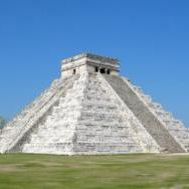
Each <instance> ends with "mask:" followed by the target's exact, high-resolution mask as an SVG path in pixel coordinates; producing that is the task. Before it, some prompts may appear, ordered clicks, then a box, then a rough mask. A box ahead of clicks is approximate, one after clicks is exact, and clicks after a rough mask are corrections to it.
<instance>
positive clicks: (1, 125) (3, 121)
mask: <svg viewBox="0 0 189 189" xmlns="http://www.w3.org/2000/svg"><path fill="white" fill-rule="evenodd" d="M5 124H6V120H5V119H4V118H3V117H1V116H0V128H3V127H4V125H5Z"/></svg>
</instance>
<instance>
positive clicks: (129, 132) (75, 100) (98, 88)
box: [0, 54, 189, 155]
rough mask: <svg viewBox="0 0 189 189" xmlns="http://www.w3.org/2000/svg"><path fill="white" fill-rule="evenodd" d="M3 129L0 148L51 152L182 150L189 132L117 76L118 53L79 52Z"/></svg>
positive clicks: (188, 140)
mask: <svg viewBox="0 0 189 189" xmlns="http://www.w3.org/2000/svg"><path fill="white" fill-rule="evenodd" d="M61 71H62V76H61V78H60V79H58V80H56V81H54V82H53V83H52V85H51V86H50V88H49V89H48V90H46V91H45V92H44V93H43V94H42V95H41V96H40V97H38V98H37V99H36V100H35V101H34V102H33V103H32V104H31V105H30V106H28V107H27V108H26V109H25V110H23V111H22V112H21V114H20V115H19V116H18V117H16V118H15V119H14V120H13V121H12V122H10V123H8V124H7V125H6V126H5V127H4V128H3V129H2V132H1V134H0V144H1V145H0V152H1V153H5V152H23V153H49V154H69V155H73V154H126V153H144V152H150V153H159V152H168V153H181V152H187V151H189V132H188V129H186V128H185V127H184V125H183V124H182V123H181V122H180V121H178V120H176V119H174V118H173V117H172V116H171V114H169V113H167V112H166V111H165V110H164V109H163V108H162V106H160V105H159V104H157V103H154V102H152V100H151V98H150V97H149V96H147V95H144V93H143V92H142V91H141V90H139V88H138V87H136V86H134V85H133V84H131V83H130V82H129V81H128V80H127V79H126V78H124V77H120V76H119V63H118V61H117V60H116V59H112V58H108V57H102V56H97V55H92V54H81V55H78V56H75V57H73V58H69V59H66V60H64V61H63V64H62V69H61Z"/></svg>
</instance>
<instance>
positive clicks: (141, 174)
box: [0, 154, 189, 189]
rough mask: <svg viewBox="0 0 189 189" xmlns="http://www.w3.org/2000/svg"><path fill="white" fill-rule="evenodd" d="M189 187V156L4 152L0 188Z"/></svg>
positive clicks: (0, 170)
mask: <svg viewBox="0 0 189 189" xmlns="http://www.w3.org/2000/svg"><path fill="white" fill-rule="evenodd" d="M49 188H51V189H72V188H74V189H86V188H87V189H88V188H89V189H122V188H124V189H128V188H140V189H142V188H153V189H156V188H158V189H159V188H160V189H164V188H171V189H182V188H189V156H169V155H149V154H141V155H114V156H70V157H69V156H53V155H30V154H28V155H26V154H9V155H0V189H49Z"/></svg>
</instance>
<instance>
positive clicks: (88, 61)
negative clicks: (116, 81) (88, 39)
mask: <svg viewBox="0 0 189 189" xmlns="http://www.w3.org/2000/svg"><path fill="white" fill-rule="evenodd" d="M61 71H62V76H63V77H69V76H71V75H74V74H76V73H83V72H89V73H93V72H100V73H102V74H108V75H119V61H118V59H115V58H110V57H105V56H99V55H94V54H91V53H83V54H79V55H77V56H73V57H71V58H67V59H64V60H63V61H62V69H61Z"/></svg>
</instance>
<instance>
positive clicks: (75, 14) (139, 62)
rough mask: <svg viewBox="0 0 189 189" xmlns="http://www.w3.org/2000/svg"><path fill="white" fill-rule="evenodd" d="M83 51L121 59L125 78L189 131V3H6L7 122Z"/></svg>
mask: <svg viewBox="0 0 189 189" xmlns="http://www.w3.org/2000/svg"><path fill="white" fill-rule="evenodd" d="M81 52H92V53H96V54H100V55H107V56H112V57H116V58H118V59H120V61H121V70H122V71H121V73H122V75H124V76H127V77H128V78H129V79H131V80H132V81H133V82H134V83H135V84H137V85H139V86H141V87H142V88H143V89H144V91H145V92H146V93H147V94H150V95H151V96H152V97H153V99H154V100H156V101H158V102H161V103H162V105H163V106H164V107H165V108H166V109H167V110H169V111H171V112H173V114H174V115H175V116H176V117H177V118H179V119H181V120H182V121H183V122H184V123H185V124H186V125H187V126H189V103H188V97H189V85H188V82H189V74H188V70H189V53H188V52H189V1H187V0H153V1H151V0H27V1H26V0H0V66H1V67H0V86H1V91H0V115H2V116H4V117H6V118H8V119H10V118H12V117H13V116H14V115H15V114H17V113H18V112H19V111H21V109H22V108H23V107H24V106H25V105H26V104H28V103H29V102H31V101H32V100H33V99H34V98H35V97H37V96H38V95H39V94H40V93H41V92H42V91H43V90H44V89H45V88H47V87H48V86H49V85H50V83H51V82H52V80H54V79H55V78H58V77H59V75H60V61H61V60H62V59H63V58H67V57H69V56H72V55H75V54H78V53H81Z"/></svg>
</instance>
